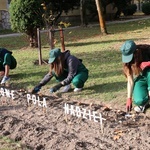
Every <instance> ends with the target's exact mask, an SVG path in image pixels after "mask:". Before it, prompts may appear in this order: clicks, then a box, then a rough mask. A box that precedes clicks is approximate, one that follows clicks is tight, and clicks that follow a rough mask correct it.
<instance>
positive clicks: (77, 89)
mask: <svg viewBox="0 0 150 150" xmlns="http://www.w3.org/2000/svg"><path fill="white" fill-rule="evenodd" d="M80 91H82V88H75V89H74V92H80Z"/></svg>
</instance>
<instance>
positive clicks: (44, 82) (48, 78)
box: [40, 73, 53, 86]
mask: <svg viewBox="0 0 150 150" xmlns="http://www.w3.org/2000/svg"><path fill="white" fill-rule="evenodd" d="M52 77H53V75H50V73H48V74H46V75H45V76H44V78H43V79H42V80H41V81H40V85H41V86H44V85H46V84H47V83H48V82H49V81H50V80H51V78H52Z"/></svg>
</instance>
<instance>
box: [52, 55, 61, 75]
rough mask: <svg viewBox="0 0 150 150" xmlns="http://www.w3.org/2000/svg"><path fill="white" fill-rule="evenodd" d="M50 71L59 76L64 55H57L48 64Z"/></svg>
mask: <svg viewBox="0 0 150 150" xmlns="http://www.w3.org/2000/svg"><path fill="white" fill-rule="evenodd" d="M52 71H54V72H55V74H56V75H57V76H58V77H59V76H61V75H62V74H63V72H64V55H62V54H61V55H60V56H58V57H57V58H56V59H55V60H54V62H53V63H51V64H50V74H52Z"/></svg>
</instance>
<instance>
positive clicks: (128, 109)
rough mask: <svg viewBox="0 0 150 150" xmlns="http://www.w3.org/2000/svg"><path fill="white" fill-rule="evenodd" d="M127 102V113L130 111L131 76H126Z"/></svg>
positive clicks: (132, 82)
mask: <svg viewBox="0 0 150 150" xmlns="http://www.w3.org/2000/svg"><path fill="white" fill-rule="evenodd" d="M127 80H128V81H127V102H126V111H127V112H129V111H131V109H132V91H133V84H134V81H133V75H128V76H127Z"/></svg>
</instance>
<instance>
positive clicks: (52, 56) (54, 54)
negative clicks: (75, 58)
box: [48, 48, 61, 64]
mask: <svg viewBox="0 0 150 150" xmlns="http://www.w3.org/2000/svg"><path fill="white" fill-rule="evenodd" d="M60 54H61V51H60V49H59V48H54V49H52V50H50V52H49V57H50V58H49V61H48V63H49V64H51V63H53V62H54V60H55V59H56V58H57V57H58V56H60Z"/></svg>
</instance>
